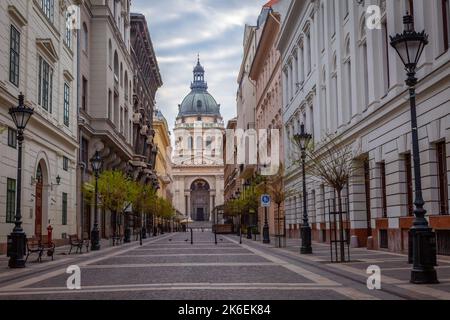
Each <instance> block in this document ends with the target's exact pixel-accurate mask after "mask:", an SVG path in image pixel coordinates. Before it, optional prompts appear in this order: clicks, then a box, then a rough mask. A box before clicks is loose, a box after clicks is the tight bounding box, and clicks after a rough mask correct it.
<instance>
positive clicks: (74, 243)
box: [69, 234, 89, 254]
mask: <svg viewBox="0 0 450 320" xmlns="http://www.w3.org/2000/svg"><path fill="white" fill-rule="evenodd" d="M86 243H87V245H86ZM69 244H70V250H69V254H71V253H72V249H73V248H74V247H75V248H77V250H76V251H75V253H78V251H80V253H82V251H83V246H86V249H87V250H89V241H85V240H81V239H80V238H78V235H77V234H71V235H69Z"/></svg>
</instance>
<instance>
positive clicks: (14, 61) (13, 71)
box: [9, 26, 20, 87]
mask: <svg viewBox="0 0 450 320" xmlns="http://www.w3.org/2000/svg"><path fill="white" fill-rule="evenodd" d="M10 37H11V38H10V44H9V81H10V82H11V83H12V84H14V85H15V86H16V87H18V86H19V71H20V69H19V67H20V32H19V31H18V30H17V29H16V28H15V27H14V26H11V32H10Z"/></svg>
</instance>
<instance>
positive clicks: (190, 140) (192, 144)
mask: <svg viewBox="0 0 450 320" xmlns="http://www.w3.org/2000/svg"><path fill="white" fill-rule="evenodd" d="M193 148H194V138H192V137H189V138H188V150H190V151H192V149H193Z"/></svg>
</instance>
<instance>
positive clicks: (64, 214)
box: [61, 192, 67, 226]
mask: <svg viewBox="0 0 450 320" xmlns="http://www.w3.org/2000/svg"><path fill="white" fill-rule="evenodd" d="M61 224H62V225H63V226H67V193H65V192H63V193H62V222H61Z"/></svg>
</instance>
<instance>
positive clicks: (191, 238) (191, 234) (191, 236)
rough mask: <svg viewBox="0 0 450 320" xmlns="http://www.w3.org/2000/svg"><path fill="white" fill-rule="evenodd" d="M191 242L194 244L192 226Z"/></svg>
mask: <svg viewBox="0 0 450 320" xmlns="http://www.w3.org/2000/svg"><path fill="white" fill-rule="evenodd" d="M191 244H194V231H193V230H192V228H191Z"/></svg>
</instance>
